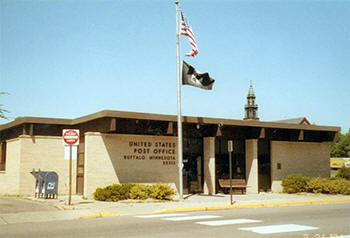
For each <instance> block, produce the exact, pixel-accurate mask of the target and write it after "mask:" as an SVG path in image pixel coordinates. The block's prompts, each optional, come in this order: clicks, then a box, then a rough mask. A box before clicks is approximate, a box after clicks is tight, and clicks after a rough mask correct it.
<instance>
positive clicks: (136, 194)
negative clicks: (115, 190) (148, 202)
mask: <svg viewBox="0 0 350 238" xmlns="http://www.w3.org/2000/svg"><path fill="white" fill-rule="evenodd" d="M149 188H150V186H147V185H143V184H136V185H135V186H133V187H132V188H131V189H130V198H131V199H140V200H145V199H147V198H149V194H150V189H149Z"/></svg>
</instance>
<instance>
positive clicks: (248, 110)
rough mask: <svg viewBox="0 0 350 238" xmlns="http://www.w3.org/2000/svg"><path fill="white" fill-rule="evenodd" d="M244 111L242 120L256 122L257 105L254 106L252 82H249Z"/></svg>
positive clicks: (257, 118)
mask: <svg viewBox="0 0 350 238" xmlns="http://www.w3.org/2000/svg"><path fill="white" fill-rule="evenodd" d="M244 109H245V118H244V120H254V121H258V120H259V117H258V105H257V104H255V94H254V91H253V85H252V81H250V87H249V91H248V96H247V104H246V105H245V107H244Z"/></svg>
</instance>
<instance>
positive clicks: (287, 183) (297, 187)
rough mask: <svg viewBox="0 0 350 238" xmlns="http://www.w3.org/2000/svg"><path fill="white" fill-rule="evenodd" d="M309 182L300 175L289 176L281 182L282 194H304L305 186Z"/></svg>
mask: <svg viewBox="0 0 350 238" xmlns="http://www.w3.org/2000/svg"><path fill="white" fill-rule="evenodd" d="M309 180H310V178H308V177H304V176H302V175H301V174H291V175H288V176H287V177H286V178H285V179H283V180H282V186H283V192H285V193H300V192H306V184H307V182H308V181H309Z"/></svg>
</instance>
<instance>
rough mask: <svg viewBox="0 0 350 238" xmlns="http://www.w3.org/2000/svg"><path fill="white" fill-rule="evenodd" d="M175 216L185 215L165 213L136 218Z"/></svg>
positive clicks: (181, 214)
mask: <svg viewBox="0 0 350 238" xmlns="http://www.w3.org/2000/svg"><path fill="white" fill-rule="evenodd" d="M176 216H187V214H185V213H166V214H152V215H141V216H136V217H138V218H158V217H160V218H161V217H176Z"/></svg>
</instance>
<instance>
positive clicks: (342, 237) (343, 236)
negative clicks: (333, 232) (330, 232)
mask: <svg viewBox="0 0 350 238" xmlns="http://www.w3.org/2000/svg"><path fill="white" fill-rule="evenodd" d="M331 237H333V238H337V237H339V238H350V235H340V234H339V235H338V236H330V237H326V238H331Z"/></svg>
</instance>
